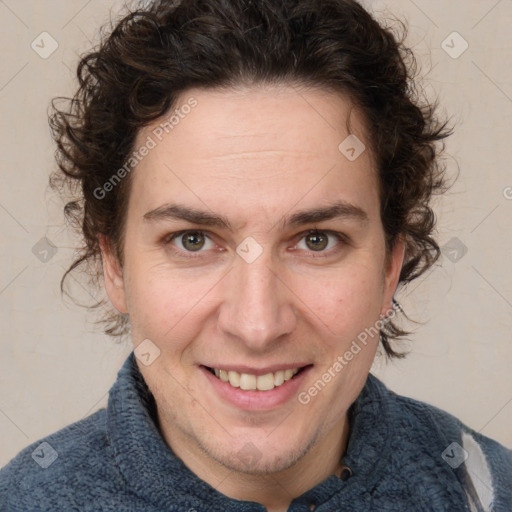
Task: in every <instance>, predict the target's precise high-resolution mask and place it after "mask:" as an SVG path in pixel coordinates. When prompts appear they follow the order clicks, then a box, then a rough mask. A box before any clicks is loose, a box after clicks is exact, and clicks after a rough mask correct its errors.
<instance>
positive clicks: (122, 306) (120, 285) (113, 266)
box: [98, 235, 128, 313]
mask: <svg viewBox="0 0 512 512" xmlns="http://www.w3.org/2000/svg"><path fill="white" fill-rule="evenodd" d="M98 241H99V244H100V249H101V261H102V265H103V280H104V283H105V291H106V292H107V295H108V298H109V299H110V302H111V303H112V305H113V306H114V307H115V308H116V309H117V310H118V311H119V312H120V313H128V308H127V307H126V298H125V290H124V278H123V270H122V268H121V265H120V263H119V260H118V258H117V256H116V255H115V254H114V251H113V249H112V245H111V243H110V240H109V239H108V238H107V237H106V236H104V235H98Z"/></svg>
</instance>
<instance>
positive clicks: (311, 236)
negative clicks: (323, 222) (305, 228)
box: [296, 230, 342, 252]
mask: <svg viewBox="0 0 512 512" xmlns="http://www.w3.org/2000/svg"><path fill="white" fill-rule="evenodd" d="M341 241H342V235H341V233H340V234H338V233H332V232H329V231H317V230H312V231H310V232H309V233H307V234H306V235H305V236H303V237H302V238H301V239H300V241H299V243H298V244H297V245H296V248H297V249H304V250H306V251H314V252H326V251H329V250H331V249H333V248H335V247H336V246H337V245H339V243H340V242H341Z"/></svg>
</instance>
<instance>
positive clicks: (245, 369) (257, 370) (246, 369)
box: [203, 362, 311, 376]
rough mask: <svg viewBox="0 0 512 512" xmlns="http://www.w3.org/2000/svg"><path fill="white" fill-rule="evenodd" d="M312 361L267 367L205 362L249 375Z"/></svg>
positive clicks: (221, 368)
mask: <svg viewBox="0 0 512 512" xmlns="http://www.w3.org/2000/svg"><path fill="white" fill-rule="evenodd" d="M310 365H311V363H303V362H302V363H301V362H299V363H281V364H279V363H278V364H272V365H269V366H265V367H259V368H255V367H253V366H247V365H244V364H240V365H234V364H223V363H221V364H205V365H203V366H206V367H208V368H214V369H215V368H217V369H219V370H226V371H228V372H229V371H233V372H238V373H247V374H249V375H256V376H258V375H266V374H267V373H275V372H277V371H279V370H292V369H293V368H303V367H304V366H310Z"/></svg>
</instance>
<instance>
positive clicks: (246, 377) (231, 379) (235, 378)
mask: <svg viewBox="0 0 512 512" xmlns="http://www.w3.org/2000/svg"><path fill="white" fill-rule="evenodd" d="M208 370H209V371H210V372H211V373H213V374H214V375H215V376H216V377H217V378H218V379H220V380H221V381H222V382H227V383H229V384H230V386H232V387H234V388H240V389H242V390H246V391H254V390H258V391H270V390H271V389H274V388H275V387H279V386H281V385H283V384H284V383H285V382H286V381H288V380H290V379H291V378H293V376H294V375H296V374H297V373H299V371H300V370H301V368H291V369H290V368H289V369H286V370H278V371H276V372H270V373H266V374H265V375H254V374H250V373H239V372H236V371H233V370H229V371H228V370H223V369H221V368H208Z"/></svg>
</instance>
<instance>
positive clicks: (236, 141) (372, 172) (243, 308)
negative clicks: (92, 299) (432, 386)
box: [52, 0, 448, 472]
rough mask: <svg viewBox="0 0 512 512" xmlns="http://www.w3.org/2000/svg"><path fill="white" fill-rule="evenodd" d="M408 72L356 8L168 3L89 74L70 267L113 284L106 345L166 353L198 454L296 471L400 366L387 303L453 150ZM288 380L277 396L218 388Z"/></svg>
mask: <svg viewBox="0 0 512 512" xmlns="http://www.w3.org/2000/svg"><path fill="white" fill-rule="evenodd" d="M404 37H405V34H404ZM413 73H414V60H413V58H412V56H411V55H410V53H409V52H408V50H407V49H406V48H405V47H404V45H403V43H402V42H401V41H399V40H397V36H395V35H394V34H393V32H392V31H391V30H389V29H386V28H383V27H381V26H380V25H379V24H378V23H377V22H376V21H375V20H374V19H373V18H372V17H371V16H370V15H369V14H368V13H367V12H366V11H365V10H364V9H363V8H362V7H361V6H360V5H359V4H358V3H357V2H355V1H353V0H311V1H308V2H297V1H292V0H280V1H274V0H259V1H258V2H247V1H241V0H230V1H229V2H225V1H220V0H211V1H209V2H207V3H206V2H201V1H195V0H191V1H187V2H178V1H174V2H172V1H155V2H152V3H151V4H150V6H149V7H146V8H143V9H140V10H136V11H134V12H133V13H131V14H129V15H128V16H127V17H125V18H124V19H122V20H121V21H120V22H119V23H118V24H117V25H116V26H115V28H114V29H113V30H112V31H111V33H110V34H108V35H107V36H105V38H104V40H103V42H102V43H101V45H100V47H99V48H98V49H97V50H96V51H94V52H92V53H90V54H89V55H87V56H85V57H84V58H83V59H82V60H81V62H80V64H79V69H78V76H79V80H80V88H79V91H78V92H77V94H76V96H75V98H74V100H73V101H72V102H71V103H70V104H69V106H68V107H66V109H57V111H56V113H55V115H54V117H53V119H52V125H53V129H54V134H55V138H56V140H57V144H58V148H59V152H58V160H59V164H60V165H59V166H60V170H59V173H60V174H57V175H56V176H54V183H55V184H57V183H59V184H62V180H63V181H64V183H68V184H70V186H71V187H73V185H76V184H79V185H80V187H79V190H80V194H79V196H78V197H77V198H75V199H74V200H73V201H70V202H69V203H68V205H67V209H66V211H67V214H68V215H69V216H70V217H71V218H72V219H73V220H74V221H75V222H76V223H77V225H78V226H80V230H81V233H82V235H83V240H84V247H83V251H82V253H81V254H80V255H79V257H78V258H77V260H76V261H75V262H74V263H73V265H72V266H71V267H70V269H69V271H71V270H73V269H75V268H77V267H79V266H81V265H82V264H84V263H86V264H88V265H87V267H88V271H89V275H90V276H91V277H92V278H93V279H94V278H98V279H99V284H100V286H101V287H103V286H104V289H105V290H106V292H107V295H108V298H109V300H110V303H111V304H112V306H113V307H114V308H115V309H114V311H113V313H112V314H111V315H109V316H108V317H106V318H104V319H103V320H104V321H105V322H106V332H107V333H109V334H111V335H122V334H126V333H127V332H129V333H130V334H131V337H132V340H133V343H134V346H135V347H137V346H139V345H140V344H141V343H143V342H144V343H146V345H144V346H147V347H150V352H151V353H152V357H151V359H152V361H151V364H148V365H147V366H146V365H145V364H139V367H140V369H141V372H142V373H143V375H144V378H145V380H146V382H147V383H148V385H149V387H150V389H151V391H152V392H153V394H154V396H155V399H156V402H157V406H158V410H159V418H160V421H161V422H162V423H163V424H166V425H167V426H168V427H169V428H168V431H167V433H169V432H172V436H170V437H173V436H174V437H173V439H180V440H181V441H183V443H182V444H181V445H186V446H188V447H189V449H190V450H192V451H194V450H196V452H197V454H198V457H200V456H201V455H200V454H207V456H208V457H210V458H211V459H212V460H214V461H216V462H217V463H220V464H223V465H225V466H228V467H230V468H232V469H236V470H238V471H246V472H276V471H279V470H284V469H286V468H288V467H290V466H292V465H293V464H294V463H296V462H297V461H298V460H300V459H301V458H303V457H306V456H307V454H308V452H309V451H310V450H313V449H315V447H318V446H321V445H322V443H325V442H326V440H329V436H332V435H333V436H334V437H336V435H337V434H339V432H338V430H337V428H338V427H340V428H341V425H342V420H343V418H345V417H346V412H347V410H348V408H349V406H350V404H351V403H352V402H353V401H354V400H355V398H356V397H357V394H358V393H359V392H360V390H361V388H362V386H363V384H364V381H365V379H366V376H367V374H368V371H369V369H370V366H371V364H372V361H373V358H374V356H375V353H376V351H377V349H378V346H379V343H380V345H381V346H382V349H383V351H384V352H385V353H386V354H387V355H388V356H389V357H395V356H399V355H400V354H399V353H398V352H397V351H396V350H395V349H394V348H393V342H394V340H396V339H398V338H400V337H401V336H404V335H405V334H406V333H405V331H404V330H403V329H402V328H400V327H399V326H398V325H397V324H396V320H395V317H396V312H395V311H393V309H392V306H393V301H394V299H393V297H394V295H395V292H396V290H397V288H398V287H399V286H401V285H404V284H405V283H407V282H410V281H411V280H413V279H415V278H417V277H418V276H419V275H421V274H422V273H424V272H425V271H426V270H427V269H428V268H429V267H430V266H431V265H432V264H433V263H434V262H435V261H436V259H437V257H438V254H439V247H438V245H437V243H436V242H435V240H434V239H433V237H432V232H433V229H434V215H433V213H432V210H431V207H430V201H431V197H432V195H433V194H434V193H435V192H437V191H440V190H442V188H443V169H442V167H441V166H440V164H439V153H440V151H441V150H442V147H441V148H440V147H438V146H437V144H436V143H437V142H438V141H442V140H443V139H444V138H445V137H446V136H447V135H448V131H447V130H446V126H445V124H442V123H440V122H439V121H438V120H437V119H436V116H435V105H433V104H428V103H421V102H420V99H419V97H417V96H416V95H415V91H416V89H415V82H414V76H413ZM59 179H60V181H59ZM69 271H68V272H69ZM390 314H391V316H392V317H393V319H391V320H389V321H387V322H385V321H383V318H384V317H386V316H389V315H390ZM362 333H366V336H365V337H364V341H363V336H362ZM144 340H146V341H144ZM148 340H149V341H148ZM148 343H149V345H148ZM354 343H355V345H354ZM349 353H350V354H352V355H351V356H350V355H349ZM336 363H338V364H336ZM292 368H295V369H298V370H299V372H298V373H297V374H296V375H295V376H294V377H293V378H292V379H290V382H286V383H285V385H283V387H282V389H281V390H280V391H279V392H275V391H276V389H277V387H276V388H275V389H274V390H273V391H272V392H268V391H264V390H260V391H258V390H255V391H245V392H244V393H245V394H244V393H242V392H236V393H234V394H233V393H231V391H229V390H226V386H229V384H227V383H225V382H223V380H225V378H228V377H227V373H226V372H227V371H228V370H230V371H231V372H232V374H231V375H229V379H230V381H231V384H235V385H236V380H237V378H238V377H237V374H240V373H245V374H247V376H243V377H242V381H243V383H242V384H241V386H242V387H244V386H247V387H249V388H250V387H251V386H253V385H254V383H256V385H257V386H260V387H262V388H265V387H266V386H268V387H270V386H271V385H276V384H278V382H276V380H275V379H277V380H278V381H279V379H281V375H280V373H279V372H280V371H281V370H286V369H288V370H290V369H292ZM215 369H217V370H219V369H220V370H223V371H224V370H225V372H219V371H217V374H218V375H217V376H215V375H214V373H215ZM276 372H277V373H276ZM270 373H273V374H274V375H273V376H269V375H268V374H270ZM286 375H287V374H285V373H283V376H282V377H283V378H284V377H285V376H286ZM326 375H327V376H330V377H326ZM259 377H261V379H260V378H259ZM319 381H321V382H322V383H323V384H318V383H319ZM285 386H286V387H285ZM278 387H280V386H278ZM285 389H287V390H288V391H284V390H285ZM315 389H316V391H314V390H315ZM265 393H267V397H266V398H262V397H264V396H265ZM290 397H292V398H290ZM173 439H168V441H169V442H170V444H171V445H172V446H173V448H174V449H175V450H177V451H179V447H178V444H177V443H176V442H175V444H176V446H174V445H173ZM247 443H250V446H252V447H253V448H254V447H255V448H254V449H256V450H258V453H259V456H258V461H257V462H253V463H252V464H251V467H247V464H246V462H245V461H244V460H243V457H236V454H237V453H238V454H239V453H240V452H241V451H242V452H243V450H244V447H246V446H247ZM233 461H234V462H233Z"/></svg>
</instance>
